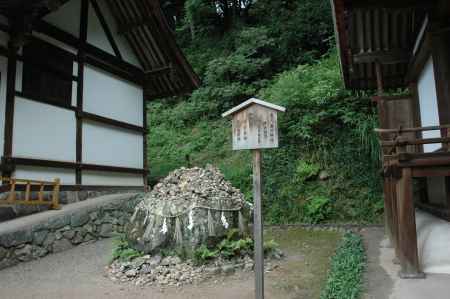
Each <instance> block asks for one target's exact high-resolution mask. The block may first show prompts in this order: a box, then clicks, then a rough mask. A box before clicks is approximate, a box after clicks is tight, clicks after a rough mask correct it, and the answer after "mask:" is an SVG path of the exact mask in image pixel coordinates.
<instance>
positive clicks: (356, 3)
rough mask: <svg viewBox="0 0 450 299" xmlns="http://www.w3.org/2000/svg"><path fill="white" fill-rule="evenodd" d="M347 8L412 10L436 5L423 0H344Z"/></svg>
mask: <svg viewBox="0 0 450 299" xmlns="http://www.w3.org/2000/svg"><path fill="white" fill-rule="evenodd" d="M344 2H345V7H346V8H347V9H358V8H359V9H361V8H367V9H373V8H386V9H411V8H422V9H425V8H429V7H432V6H433V5H434V4H435V3H434V2H435V1H434V0H430V1H421V0H395V1H392V0H344Z"/></svg>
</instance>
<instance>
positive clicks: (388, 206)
mask: <svg viewBox="0 0 450 299" xmlns="http://www.w3.org/2000/svg"><path fill="white" fill-rule="evenodd" d="M375 72H376V76H377V94H378V96H379V98H378V102H377V108H378V119H379V121H380V126H381V128H383V129H385V128H386V111H385V101H384V100H383V97H382V96H383V94H384V86H383V72H382V66H381V63H380V62H379V61H377V62H375ZM381 138H382V139H383V138H384V135H383V134H381ZM381 154H382V155H383V156H384V153H383V152H382V153H381ZM383 156H382V157H381V160H382V161H383ZM391 184H392V181H391V180H390V179H388V178H383V195H384V196H383V198H384V227H385V232H386V236H387V237H388V238H389V241H390V243H391V244H389V245H390V246H389V247H391V246H392V244H393V243H394V241H393V217H392V216H393V215H392V205H393V203H392V202H391V200H392V197H393V196H392V186H391Z"/></svg>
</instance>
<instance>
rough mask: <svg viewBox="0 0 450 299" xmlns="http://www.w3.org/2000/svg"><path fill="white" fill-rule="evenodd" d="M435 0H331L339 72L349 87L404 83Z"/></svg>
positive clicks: (402, 84) (369, 87)
mask: <svg viewBox="0 0 450 299" xmlns="http://www.w3.org/2000/svg"><path fill="white" fill-rule="evenodd" d="M434 3H435V1H432V0H431V1H419V0H399V1H387V0H379V1H375V0H331V4H332V8H333V16H334V25H335V34H336V42H337V46H338V51H339V57H340V63H341V71H342V76H343V78H344V82H345V87H346V88H349V89H375V88H376V86H377V79H376V68H375V64H376V63H380V64H381V72H382V77H383V83H384V87H385V88H399V87H406V86H407V85H408V81H407V80H405V77H406V74H407V72H408V69H409V65H410V62H411V59H412V58H413V55H412V54H413V48H414V44H415V41H416V38H417V35H418V33H419V31H420V28H421V26H422V23H423V20H424V18H425V16H426V14H427V12H428V11H429V10H430V8H431V7H433V5H434Z"/></svg>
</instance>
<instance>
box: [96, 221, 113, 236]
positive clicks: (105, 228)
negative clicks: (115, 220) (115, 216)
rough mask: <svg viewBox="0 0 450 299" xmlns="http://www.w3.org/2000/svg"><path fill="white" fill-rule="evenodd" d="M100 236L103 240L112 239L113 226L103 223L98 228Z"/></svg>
mask: <svg viewBox="0 0 450 299" xmlns="http://www.w3.org/2000/svg"><path fill="white" fill-rule="evenodd" d="M99 234H100V236H101V237H104V238H108V237H112V236H113V226H112V224H111V223H105V224H102V226H101V227H100V233H99Z"/></svg>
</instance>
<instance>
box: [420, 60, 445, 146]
mask: <svg viewBox="0 0 450 299" xmlns="http://www.w3.org/2000/svg"><path fill="white" fill-rule="evenodd" d="M417 89H418V93H419V106H420V120H421V125H422V126H435V125H439V110H438V104H437V96H436V81H435V79H434V68H433V59H432V57H430V59H429V60H428V61H427V63H426V65H425V67H424V69H423V70H422V73H421V75H420V77H419V81H418V84H417ZM423 137H424V138H433V137H441V133H440V131H439V130H436V131H427V132H423ZM441 146H442V145H441V144H426V145H424V147H423V148H424V152H426V153H429V152H433V151H435V150H437V149H439V148H440V147H441Z"/></svg>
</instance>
